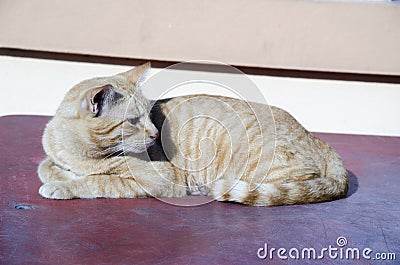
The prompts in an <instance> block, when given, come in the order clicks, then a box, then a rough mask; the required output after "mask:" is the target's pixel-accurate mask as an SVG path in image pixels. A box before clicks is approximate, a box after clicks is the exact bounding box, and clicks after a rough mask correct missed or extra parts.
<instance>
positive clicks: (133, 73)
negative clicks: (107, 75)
mask: <svg viewBox="0 0 400 265" xmlns="http://www.w3.org/2000/svg"><path fill="white" fill-rule="evenodd" d="M150 69H151V65H150V62H147V63H145V64H142V65H139V66H136V67H135V68H133V69H131V70H129V71H127V72H124V73H122V75H123V76H125V77H126V78H127V79H128V80H129V82H131V83H132V84H133V85H134V86H135V87H141V86H142V84H143V83H144V81H145V80H146V78H147V76H148V75H149V74H150Z"/></svg>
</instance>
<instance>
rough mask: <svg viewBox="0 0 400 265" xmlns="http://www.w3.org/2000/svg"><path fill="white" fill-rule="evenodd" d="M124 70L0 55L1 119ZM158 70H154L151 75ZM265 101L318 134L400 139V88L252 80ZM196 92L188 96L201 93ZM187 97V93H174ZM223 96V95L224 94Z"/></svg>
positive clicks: (52, 106) (50, 103)
mask: <svg viewBox="0 0 400 265" xmlns="http://www.w3.org/2000/svg"><path fill="white" fill-rule="evenodd" d="M128 69H129V67H126V66H116V65H102V64H91V63H77V62H63V61H52V60H39V59H29V58H15V57H7V56H0V81H1V87H0V91H1V96H0V115H1V116H3V115H10V114H37V115H52V114H53V113H54V112H55V110H56V108H57V106H58V104H59V102H60V101H61V100H62V98H63V96H64V94H65V93H66V92H67V91H68V89H69V88H71V87H72V86H73V85H74V84H76V83H78V82H79V81H81V80H83V79H86V78H91V77H95V76H107V75H112V74H115V73H118V72H120V71H125V70H128ZM157 71H159V69H154V70H153V71H152V74H154V73H156V72H157ZM249 77H250V79H251V80H252V81H253V82H254V83H255V84H256V85H257V87H258V88H259V89H260V91H261V92H262V94H263V96H264V97H265V99H266V100H267V102H268V103H269V104H271V105H276V106H279V107H282V108H284V109H286V110H288V111H289V112H290V113H292V115H293V116H295V117H296V118H297V119H298V120H299V121H300V122H301V123H302V124H303V125H304V126H305V127H306V128H307V129H309V130H311V131H315V132H332V133H350V134H372V135H392V136H400V119H399V114H400V104H399V101H400V85H396V84H381V83H365V82H347V81H331V80H311V79H298V78H282V77H268V76H249ZM202 92H204V91H203V90H202V89H201V88H199V87H195V88H193V89H191V91H190V93H202ZM184 93H188V90H187V89H186V90H181V91H175V93H174V94H184ZM221 93H222V94H224V92H223V91H222V92H221Z"/></svg>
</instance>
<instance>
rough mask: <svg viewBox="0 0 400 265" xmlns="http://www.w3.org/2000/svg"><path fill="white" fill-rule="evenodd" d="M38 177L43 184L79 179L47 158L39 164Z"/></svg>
mask: <svg viewBox="0 0 400 265" xmlns="http://www.w3.org/2000/svg"><path fill="white" fill-rule="evenodd" d="M38 175H39V178H40V180H41V181H42V183H47V182H51V181H67V180H70V179H74V178H76V177H77V175H75V174H74V173H73V172H71V171H68V170H65V169H63V168H61V167H60V166H58V165H57V164H55V163H54V161H53V160H52V159H51V158H49V157H47V158H46V159H45V160H43V161H42V162H41V163H40V164H39V168H38Z"/></svg>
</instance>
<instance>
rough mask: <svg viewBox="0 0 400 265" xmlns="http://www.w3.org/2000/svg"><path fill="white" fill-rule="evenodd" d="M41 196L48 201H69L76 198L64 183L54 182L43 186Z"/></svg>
mask: <svg viewBox="0 0 400 265" xmlns="http://www.w3.org/2000/svg"><path fill="white" fill-rule="evenodd" d="M39 194H40V195H42V196H43V197H45V198H47V199H55V200H69V199H73V198H75V196H74V195H73V194H72V192H71V191H70V189H69V187H68V185H67V183H66V182H64V181H52V182H48V183H46V184H43V185H42V186H41V187H40V189H39Z"/></svg>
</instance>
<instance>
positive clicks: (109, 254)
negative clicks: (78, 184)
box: [0, 116, 400, 264]
mask: <svg viewBox="0 0 400 265" xmlns="http://www.w3.org/2000/svg"><path fill="white" fill-rule="evenodd" d="M48 120H49V117H43V116H4V117H0V148H1V149H0V163H1V164H0V198H1V201H0V205H1V206H0V263H1V264H293V263H294V264H315V263H318V264H348V263H350V264H399V263H400V252H399V250H400V226H399V225H400V206H399V202H400V196H399V188H400V185H399V184H400V138H397V137H378V136H353V135H337V134H317V135H318V136H320V137H321V138H322V139H324V140H326V141H327V142H328V143H329V144H331V145H332V146H333V147H334V148H335V149H336V150H337V151H338V153H339V154H340V155H341V156H342V158H343V160H344V164H345V166H346V168H347V169H348V171H349V174H350V191H349V193H348V197H347V198H346V199H342V200H338V201H333V202H326V203H318V204H310V205H294V206H283V207H246V206H242V205H239V204H231V203H220V202H211V203H208V204H205V205H201V206H197V207H178V206H173V205H170V204H167V203H164V202H161V201H159V200H157V199H94V200H70V201H55V200H47V199H44V198H42V197H40V196H39V194H38V188H39V187H40V185H41V183H40V181H39V179H38V177H37V173H36V169H37V165H38V163H39V162H40V161H41V160H42V159H43V158H44V152H43V150H42V146H41V134H42V131H43V128H44V125H45V123H46V122H47V121H48ZM187 199H188V198H181V199H178V201H179V200H181V201H182V202H183V201H185V200H187ZM192 200H200V198H199V199H197V198H194V199H193V198H192ZM18 208H21V209H18ZM338 237H345V238H346V239H347V245H346V246H343V247H339V246H338V245H337V242H336V241H337V239H338ZM265 243H266V244H267V245H268V248H269V250H270V248H276V249H278V248H285V249H286V250H287V251H289V250H290V249H291V248H297V249H298V250H300V251H302V250H303V249H305V248H314V249H316V251H317V255H319V254H320V252H321V251H322V249H323V248H329V246H331V247H332V248H333V247H336V248H338V250H337V251H338V252H337V253H340V252H339V251H346V250H347V249H348V248H357V249H359V250H360V255H361V251H362V250H364V249H365V248H370V249H372V251H373V252H372V253H371V254H369V255H370V256H371V258H373V257H375V256H374V254H376V253H392V252H393V253H396V258H397V261H396V260H392V261H377V260H373V259H371V260H366V259H364V258H363V257H361V258H360V260H346V259H345V255H344V256H343V258H342V259H340V257H337V258H330V257H329V255H328V253H325V254H324V259H323V260H318V261H315V260H311V259H307V258H306V259H300V260H294V259H291V258H290V257H289V258H288V259H287V260H282V259H280V258H279V257H278V256H277V254H276V252H275V253H274V256H273V259H272V260H271V259H270V257H267V258H266V259H265V260H262V259H259V258H258V257H257V251H258V249H259V248H262V247H264V245H265ZM292 253H295V252H292ZM344 253H345V252H344ZM261 254H262V252H261ZM287 255H288V253H286V256H287Z"/></svg>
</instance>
